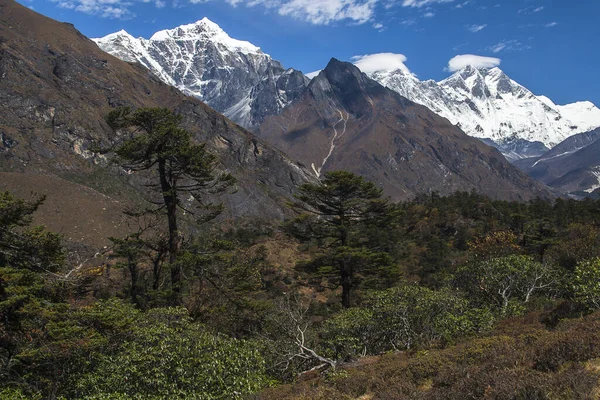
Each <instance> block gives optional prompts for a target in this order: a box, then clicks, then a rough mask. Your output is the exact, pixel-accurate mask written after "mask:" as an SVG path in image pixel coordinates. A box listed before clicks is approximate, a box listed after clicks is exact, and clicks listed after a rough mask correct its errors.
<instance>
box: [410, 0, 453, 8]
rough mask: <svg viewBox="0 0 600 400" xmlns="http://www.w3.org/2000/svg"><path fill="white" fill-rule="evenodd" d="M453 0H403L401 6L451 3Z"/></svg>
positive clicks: (418, 6)
mask: <svg viewBox="0 0 600 400" xmlns="http://www.w3.org/2000/svg"><path fill="white" fill-rule="evenodd" d="M452 2H454V0H403V1H402V6H403V7H417V8H420V7H425V6H430V5H433V4H442V3H452Z"/></svg>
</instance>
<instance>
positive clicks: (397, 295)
mask: <svg viewBox="0 0 600 400" xmlns="http://www.w3.org/2000/svg"><path fill="white" fill-rule="evenodd" d="M493 322H494V317H493V315H492V313H491V312H490V311H489V310H488V309H486V308H480V309H477V308H471V307H470V305H469V303H468V302H467V300H465V299H464V298H462V297H460V296H459V295H458V294H457V293H455V292H452V291H450V290H441V291H433V290H430V289H427V288H424V287H421V286H404V287H398V288H392V289H388V290H385V291H380V292H373V293H371V295H370V296H369V298H368V299H367V300H366V302H365V305H364V306H363V307H362V308H355V309H350V310H344V311H342V312H340V313H339V314H337V315H336V316H334V317H333V318H331V319H330V320H328V321H327V322H326V323H325V325H324V327H323V330H322V332H321V336H322V338H323V345H324V346H326V348H327V349H328V351H330V352H331V353H332V356H334V357H337V358H338V359H339V358H344V357H348V356H356V355H359V354H363V355H364V354H378V353H382V352H385V351H390V350H405V349H411V348H414V347H428V346H430V345H432V344H433V343H434V342H438V343H441V344H447V343H451V342H453V341H454V340H455V339H456V338H459V337H462V336H466V335H470V334H474V333H477V332H481V331H483V330H486V329H488V328H490V327H491V326H492V324H493Z"/></svg>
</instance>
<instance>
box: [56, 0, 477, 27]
mask: <svg viewBox="0 0 600 400" xmlns="http://www.w3.org/2000/svg"><path fill="white" fill-rule="evenodd" d="M51 1H53V2H54V3H56V4H58V5H59V7H63V8H68V9H73V10H76V11H80V12H84V13H87V14H93V15H98V16H102V17H107V18H132V17H134V16H135V14H134V12H133V9H134V8H135V5H136V4H139V3H152V2H153V3H154V4H155V6H156V7H158V8H161V7H164V6H165V4H166V0H51ZM174 1H177V0H174ZM454 1H455V0H187V2H189V3H191V4H202V3H208V2H225V3H227V4H229V5H231V6H233V7H240V6H241V7H262V8H264V9H265V10H268V11H271V12H275V13H277V14H279V15H281V16H287V17H290V18H294V19H297V20H300V21H305V22H308V23H310V24H314V25H331V24H335V23H340V22H347V23H350V24H358V25H360V24H365V23H371V24H377V23H378V22H380V21H378V20H377V18H376V17H377V15H376V14H377V11H378V10H379V9H381V8H385V9H390V8H392V7H395V6H402V7H409V8H422V7H426V8H425V12H424V13H423V17H425V18H431V17H433V16H434V15H435V10H434V9H432V8H431V7H432V6H434V5H439V4H444V3H453V2H454ZM179 2H181V0H179ZM468 3H469V1H463V3H461V4H462V5H465V4H468ZM462 5H461V7H462ZM376 29H378V28H376ZM379 29H380V28H379Z"/></svg>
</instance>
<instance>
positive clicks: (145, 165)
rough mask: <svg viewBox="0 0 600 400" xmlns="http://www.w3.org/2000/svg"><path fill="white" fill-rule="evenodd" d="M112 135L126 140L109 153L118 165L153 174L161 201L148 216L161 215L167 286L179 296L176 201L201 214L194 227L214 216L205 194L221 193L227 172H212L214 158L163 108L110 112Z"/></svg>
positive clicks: (179, 208) (228, 178)
mask: <svg viewBox="0 0 600 400" xmlns="http://www.w3.org/2000/svg"><path fill="white" fill-rule="evenodd" d="M106 120H107V122H108V124H109V125H110V126H111V128H112V129H113V130H115V131H117V130H118V131H119V132H122V133H124V134H125V135H126V139H125V140H124V141H123V142H121V143H120V144H119V145H118V146H116V148H115V149H114V152H115V154H116V156H117V159H118V160H119V163H120V165H121V166H122V167H123V168H125V169H128V170H130V171H153V172H154V173H156V175H155V177H156V183H154V184H152V185H150V186H151V187H153V188H154V189H156V190H157V191H158V192H160V195H161V196H160V197H161V200H160V201H159V202H158V204H157V207H156V208H154V209H151V210H148V212H150V213H164V215H165V216H166V219H167V223H168V242H169V243H168V248H169V262H170V264H171V284H172V287H173V291H174V292H175V293H176V295H177V294H178V293H179V291H180V283H181V266H180V264H178V263H177V262H176V261H177V256H178V254H179V252H180V247H181V239H182V237H181V233H180V231H179V225H178V212H179V211H186V212H189V211H190V210H186V209H185V208H184V206H183V201H182V197H183V196H186V198H189V197H190V196H191V197H192V198H193V199H194V200H196V203H197V206H198V207H197V208H198V209H201V210H202V212H201V213H200V215H199V216H198V220H199V221H200V222H205V221H207V220H210V219H212V218H214V217H216V216H217V215H218V214H219V213H220V211H221V210H222V205H221V204H217V205H215V204H212V203H210V202H207V201H206V198H207V195H209V194H214V193H219V192H222V191H224V190H225V189H226V188H227V187H229V186H230V185H232V184H233V183H234V181H235V180H234V178H233V177H232V176H231V175H230V174H227V173H222V172H219V171H217V169H216V162H217V157H216V156H215V155H214V154H211V153H210V152H208V151H207V149H206V146H205V144H203V143H202V144H195V143H193V140H192V135H191V134H190V133H189V132H188V131H187V130H185V129H183V128H181V127H180V124H181V120H182V118H181V116H180V115H175V114H174V113H173V112H172V111H170V110H168V109H165V108H140V109H138V110H135V111H132V110H131V108H129V107H122V108H118V109H116V110H113V111H112V112H111V113H109V114H108V116H107V118H106Z"/></svg>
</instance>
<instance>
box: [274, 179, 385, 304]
mask: <svg viewBox="0 0 600 400" xmlns="http://www.w3.org/2000/svg"><path fill="white" fill-rule="evenodd" d="M295 197H296V198H297V200H298V201H297V202H294V203H292V208H293V209H295V210H296V211H298V212H300V215H299V216H298V217H297V218H295V219H294V220H292V221H290V222H289V223H287V225H286V228H287V230H288V232H289V233H291V234H292V235H293V236H295V237H296V238H298V239H300V240H302V241H311V240H316V241H317V242H318V243H319V245H320V249H321V251H320V254H319V255H318V256H317V257H315V258H314V259H313V260H312V261H311V262H309V263H306V264H304V267H306V268H305V269H307V270H309V271H311V272H318V273H319V274H321V275H323V276H326V277H328V278H329V279H330V280H333V281H335V282H337V284H338V285H339V286H341V287H342V305H343V306H344V307H346V308H347V307H350V305H351V293H352V290H353V288H354V287H355V284H356V280H357V274H362V273H364V274H366V273H380V272H382V271H388V270H389V268H390V264H391V261H390V257H389V255H388V254H387V253H384V252H381V251H378V250H376V249H374V248H371V247H369V246H367V243H369V240H368V238H366V237H365V232H366V231H367V230H366V229H365V228H368V227H372V226H373V225H380V226H381V227H382V228H384V227H386V226H387V225H388V224H389V223H390V222H391V215H392V211H391V206H390V204H389V200H388V199H387V198H383V197H382V191H381V189H379V188H378V187H376V186H375V185H374V184H373V183H372V182H368V181H366V180H365V179H364V178H362V177H360V176H357V175H354V174H352V173H350V172H346V171H334V172H328V173H326V174H325V176H324V178H323V180H322V181H321V182H320V183H317V184H313V183H305V184H303V185H302V186H300V188H299V193H298V194H297V195H296V196H295Z"/></svg>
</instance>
